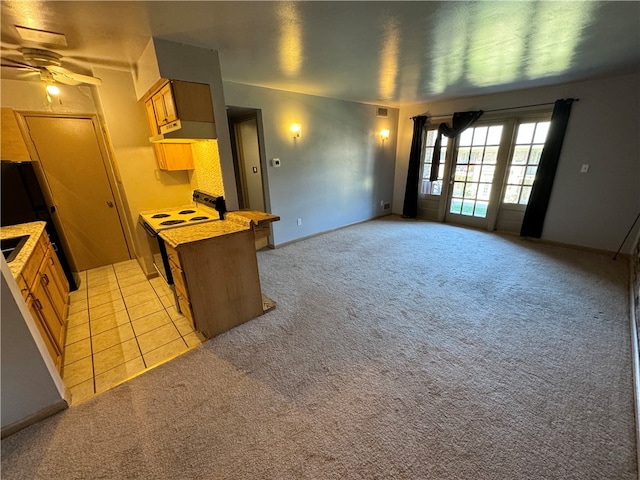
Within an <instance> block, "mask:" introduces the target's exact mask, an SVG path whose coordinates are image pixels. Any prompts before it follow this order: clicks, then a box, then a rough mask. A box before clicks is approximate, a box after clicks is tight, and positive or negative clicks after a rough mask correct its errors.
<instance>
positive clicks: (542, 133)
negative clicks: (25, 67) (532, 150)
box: [533, 122, 551, 143]
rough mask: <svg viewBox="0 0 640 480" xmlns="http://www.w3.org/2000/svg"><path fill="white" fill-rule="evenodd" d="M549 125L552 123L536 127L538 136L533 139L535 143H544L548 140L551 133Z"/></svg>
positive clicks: (543, 123)
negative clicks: (548, 134)
mask: <svg viewBox="0 0 640 480" xmlns="http://www.w3.org/2000/svg"><path fill="white" fill-rule="evenodd" d="M549 125H551V122H539V123H538V126H537V127H536V134H535V136H534V137H533V143H544V142H545V140H546V139H547V133H548V132H549Z"/></svg>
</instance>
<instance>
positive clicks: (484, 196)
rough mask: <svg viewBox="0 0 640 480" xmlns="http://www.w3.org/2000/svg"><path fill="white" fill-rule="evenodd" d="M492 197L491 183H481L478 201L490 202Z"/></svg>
mask: <svg viewBox="0 0 640 480" xmlns="http://www.w3.org/2000/svg"><path fill="white" fill-rule="evenodd" d="M490 196H491V184H490V183H480V184H479V186H478V195H477V198H478V200H489V197H490Z"/></svg>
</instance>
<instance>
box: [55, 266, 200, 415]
mask: <svg viewBox="0 0 640 480" xmlns="http://www.w3.org/2000/svg"><path fill="white" fill-rule="evenodd" d="M70 297H71V298H70V300H71V303H70V305H69V316H68V320H67V337H66V342H65V350H64V356H63V367H62V378H63V379H64V382H65V385H66V386H67V388H69V390H70V392H71V396H72V398H71V402H72V404H73V405H75V404H77V403H79V402H81V401H84V400H87V399H88V398H91V397H92V396H94V395H96V394H98V393H101V392H104V391H106V390H108V389H110V388H112V387H114V386H116V385H118V384H120V383H122V382H123V381H126V380H127V379H129V378H131V377H133V376H135V375H138V374H140V373H142V372H144V371H145V370H148V369H150V368H153V367H154V366H156V365H159V364H160V363H163V362H165V361H167V360H169V359H171V358H173V357H175V356H176V355H179V354H181V353H184V352H185V351H187V350H189V349H190V348H193V347H195V346H197V345H199V344H200V343H202V342H203V341H204V338H203V337H202V335H200V334H199V333H197V332H195V331H194V330H193V326H192V324H191V323H190V322H189V320H188V319H186V318H185V317H183V316H182V315H181V314H180V313H179V312H178V311H177V310H176V307H175V304H174V299H173V294H172V292H171V290H170V289H169V287H168V286H167V285H166V283H164V281H163V279H162V278H160V277H156V278H153V279H151V280H147V278H146V276H145V275H144V273H143V272H142V269H141V268H140V266H139V264H138V262H137V260H129V261H126V262H122V263H117V264H114V265H108V266H105V267H100V268H96V269H93V270H87V271H84V272H81V273H80V287H79V289H78V290H77V291H75V292H71V295H70Z"/></svg>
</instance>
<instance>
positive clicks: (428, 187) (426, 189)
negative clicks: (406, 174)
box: [420, 127, 448, 195]
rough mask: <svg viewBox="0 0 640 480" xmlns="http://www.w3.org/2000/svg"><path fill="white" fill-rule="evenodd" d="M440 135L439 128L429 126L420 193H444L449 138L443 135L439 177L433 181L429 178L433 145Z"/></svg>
mask: <svg viewBox="0 0 640 480" xmlns="http://www.w3.org/2000/svg"><path fill="white" fill-rule="evenodd" d="M437 136H438V130H437V129H431V130H429V129H428V127H427V140H426V142H425V149H424V160H423V164H422V185H421V187H420V193H421V194H423V195H440V194H441V193H442V180H443V178H444V165H445V158H446V157H447V143H448V142H447V141H448V138H447V137H445V136H444V135H443V136H442V145H441V147H440V165H439V168H438V178H437V180H434V181H433V182H432V181H430V180H429V178H430V177H431V166H432V163H431V160H432V159H433V147H434V146H435V144H436V137H437Z"/></svg>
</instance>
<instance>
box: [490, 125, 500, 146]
mask: <svg viewBox="0 0 640 480" xmlns="http://www.w3.org/2000/svg"><path fill="white" fill-rule="evenodd" d="M501 137H502V125H497V126H493V127H489V135H487V145H500V138H501Z"/></svg>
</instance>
